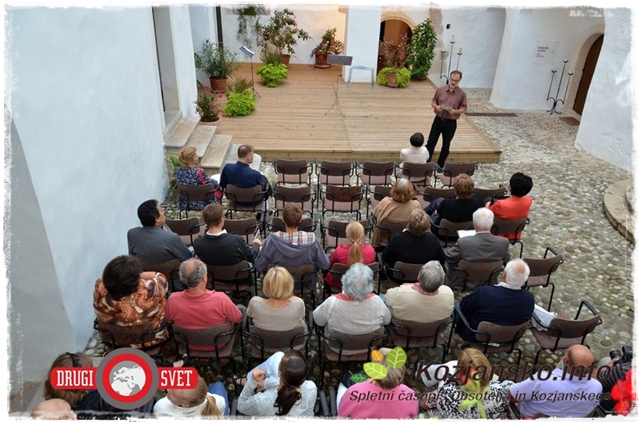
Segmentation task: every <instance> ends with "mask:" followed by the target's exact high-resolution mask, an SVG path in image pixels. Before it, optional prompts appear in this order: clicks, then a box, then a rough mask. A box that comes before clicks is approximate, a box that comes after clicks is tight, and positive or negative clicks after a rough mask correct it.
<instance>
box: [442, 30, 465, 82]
mask: <svg viewBox="0 0 640 424" xmlns="http://www.w3.org/2000/svg"><path fill="white" fill-rule="evenodd" d="M449 44H451V53H453V45H454V44H456V42H455V41H454V40H452V41H449ZM443 48H444V46H443ZM446 52H447V51H446V50H441V51H440V54H441V60H440V79H442V78H446V80H447V84H449V75H451V59H452V58H453V55H452V54H450V55H449V67H448V68H447V73H446V74H443V73H442V67H443V65H444V54H445V53H446ZM457 55H458V64H457V65H456V69H459V67H460V56H462V52H461V51H460V50H458V53H457Z"/></svg>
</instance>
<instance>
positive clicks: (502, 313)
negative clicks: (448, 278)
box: [456, 259, 535, 341]
mask: <svg viewBox="0 0 640 424" xmlns="http://www.w3.org/2000/svg"><path fill="white" fill-rule="evenodd" d="M528 278H529V266H528V265H527V263H526V262H525V261H523V260H522V259H513V260H511V261H509V263H507V266H506V267H505V268H504V272H503V280H504V282H501V283H499V284H497V285H495V286H482V287H478V288H477V289H476V290H475V291H474V292H473V293H470V294H468V295H467V296H465V297H464V298H463V299H462V301H461V302H460V310H461V311H462V313H463V314H464V316H465V317H466V318H467V320H468V321H469V325H470V326H471V327H472V328H474V329H475V328H478V324H480V323H481V322H482V321H487V322H491V323H494V324H498V325H519V324H522V323H523V322H525V321H529V320H530V319H531V315H532V314H533V306H534V304H535V301H534V299H533V294H531V292H530V291H528V290H524V289H522V286H523V285H524V283H525V282H526V281H527V279H528ZM456 332H457V333H458V334H460V337H462V338H463V339H464V340H467V341H474V340H475V339H476V337H475V333H474V332H473V331H471V330H469V329H468V328H467V327H466V326H465V325H464V323H463V322H462V320H461V319H460V317H459V316H456Z"/></svg>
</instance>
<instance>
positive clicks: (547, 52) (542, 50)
mask: <svg viewBox="0 0 640 424" xmlns="http://www.w3.org/2000/svg"><path fill="white" fill-rule="evenodd" d="M559 44H560V42H559V41H538V42H537V43H536V51H535V54H534V57H533V63H534V64H550V63H553V58H554V57H555V55H556V52H557V51H558V45H559Z"/></svg>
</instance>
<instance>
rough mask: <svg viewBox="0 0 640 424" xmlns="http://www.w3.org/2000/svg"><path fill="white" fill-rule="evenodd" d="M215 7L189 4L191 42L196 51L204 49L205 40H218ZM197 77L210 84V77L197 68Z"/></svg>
mask: <svg viewBox="0 0 640 424" xmlns="http://www.w3.org/2000/svg"><path fill="white" fill-rule="evenodd" d="M214 9H215V8H214V7H212V6H202V5H189V17H190V19H191V24H190V27H191V42H192V45H193V51H194V52H196V53H200V52H201V51H202V42H203V41H204V40H207V39H209V40H210V41H211V42H212V43H213V42H215V40H216V27H215V17H214ZM196 78H197V79H198V81H200V83H201V84H202V85H205V86H209V77H208V76H207V74H205V73H204V72H202V71H201V70H200V69H196Z"/></svg>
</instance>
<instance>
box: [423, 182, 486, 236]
mask: <svg viewBox="0 0 640 424" xmlns="http://www.w3.org/2000/svg"><path fill="white" fill-rule="evenodd" d="M474 186H475V184H474V183H473V180H472V179H471V177H470V176H468V175H467V174H460V175H458V176H457V177H455V178H454V179H453V192H454V193H455V196H456V197H455V199H444V198H442V197H439V198H438V199H435V200H434V201H433V202H431V204H430V205H429V206H427V207H426V208H425V209H424V210H425V212H427V213H428V214H429V215H430V216H431V222H432V223H433V225H431V231H432V232H433V234H435V235H436V236H437V237H439V238H445V237H444V236H441V235H440V233H439V230H440V229H439V228H437V227H435V226H434V225H440V221H442V220H443V219H446V220H449V221H451V222H467V221H471V220H473V213H474V212H475V211H477V210H478V208H480V207H482V203H481V202H480V200H479V199H478V198H477V197H475V196H474V195H473V188H474ZM452 236H453V238H454V239H455V238H457V234H452Z"/></svg>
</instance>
